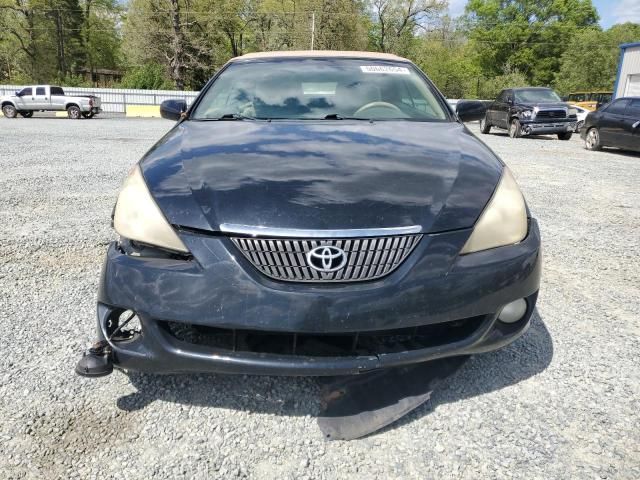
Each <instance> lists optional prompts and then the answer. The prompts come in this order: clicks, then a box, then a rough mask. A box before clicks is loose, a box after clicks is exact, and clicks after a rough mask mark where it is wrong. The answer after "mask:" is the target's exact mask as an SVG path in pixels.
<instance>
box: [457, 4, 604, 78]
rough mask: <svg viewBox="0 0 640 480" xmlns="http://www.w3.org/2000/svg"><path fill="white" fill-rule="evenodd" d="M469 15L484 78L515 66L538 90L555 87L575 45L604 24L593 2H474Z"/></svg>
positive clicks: (470, 28)
mask: <svg viewBox="0 0 640 480" xmlns="http://www.w3.org/2000/svg"><path fill="white" fill-rule="evenodd" d="M465 12H466V14H465V21H466V24H467V30H468V32H469V38H470V40H471V41H472V42H473V43H474V44H475V49H476V51H477V52H478V63H479V65H480V68H481V69H482V71H483V73H484V74H485V75H487V76H490V77H492V76H499V75H502V74H503V73H502V72H503V70H504V68H505V67H506V66H507V65H509V66H510V68H515V69H517V70H518V71H519V72H521V73H522V74H524V75H525V76H526V78H527V80H528V82H529V83H532V84H535V85H549V84H551V83H552V82H553V80H554V77H555V72H557V71H558V69H559V68H560V57H561V56H562V54H563V53H564V51H565V49H566V48H567V45H568V44H569V42H570V41H571V39H572V38H573V37H574V36H575V35H576V33H577V32H578V31H579V30H580V29H583V28H585V27H591V26H593V27H596V26H597V21H598V14H597V12H596V10H595V8H594V7H593V5H592V3H591V0H553V1H540V0H470V1H469V3H468V4H467V6H466V10H465Z"/></svg>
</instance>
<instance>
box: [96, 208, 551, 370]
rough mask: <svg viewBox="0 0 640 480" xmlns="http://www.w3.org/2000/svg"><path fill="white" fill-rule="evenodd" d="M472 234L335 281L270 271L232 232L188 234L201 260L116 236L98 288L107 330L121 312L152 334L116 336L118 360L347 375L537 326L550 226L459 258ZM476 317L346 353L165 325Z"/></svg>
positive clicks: (343, 331)
mask: <svg viewBox="0 0 640 480" xmlns="http://www.w3.org/2000/svg"><path fill="white" fill-rule="evenodd" d="M470 233H471V229H469V230H464V231H456V232H449V233H444V234H434V235H425V236H424V237H423V239H422V241H421V242H420V244H419V245H418V246H417V247H416V249H415V250H414V251H413V252H412V253H411V255H410V256H409V258H407V260H406V261H405V262H404V264H402V265H401V266H400V267H399V268H398V269H397V270H395V271H394V272H393V273H392V274H390V275H389V276H387V277H384V278H382V279H379V280H375V281H371V282H362V283H351V284H330V285H328V284H292V283H284V282H278V281H275V280H270V279H269V278H267V277H265V276H263V275H262V274H260V273H259V272H258V271H257V270H256V269H255V268H254V267H253V266H252V265H251V264H250V263H248V262H247V261H246V259H244V257H243V256H242V255H241V254H240V252H239V251H237V250H235V247H234V245H233V244H232V243H231V242H230V240H229V239H228V238H226V237H213V236H202V235H192V234H186V233H184V232H181V234H180V235H181V238H182V239H183V241H184V242H185V244H186V245H187V247H188V248H189V250H190V251H191V252H192V253H193V255H194V258H193V259H191V260H180V259H167V258H165V259H162V258H144V257H133V256H130V255H126V254H124V253H122V252H121V251H120V250H119V248H118V247H117V245H116V244H112V245H110V247H109V250H108V253H107V258H106V260H105V265H104V268H103V272H102V279H101V285H100V290H99V294H98V335H99V337H100V339H105V338H106V337H107V336H108V327H107V322H108V319H109V318H110V315H112V313H113V311H116V310H118V309H131V310H133V311H135V312H137V314H138V317H139V319H140V323H141V326H142V333H141V334H138V335H136V336H135V337H134V338H133V339H131V340H127V341H122V342H112V344H111V347H112V352H113V361H114V364H115V365H116V367H119V368H122V369H127V370H140V371H147V372H162V373H169V372H202V371H211V372H223V373H253V374H274V375H343V374H354V373H360V372H365V371H369V370H373V369H378V368H385V367H392V366H398V365H405V364H410V363H417V362H424V361H427V360H432V359H436V358H442V357H447V356H453V355H463V354H472V353H478V352H483V351H488V350H493V349H496V348H499V347H501V346H503V345H506V344H508V343H510V342H512V341H513V340H515V339H516V338H517V337H518V336H520V335H521V334H522V333H524V331H526V329H527V327H528V325H529V322H530V318H531V315H532V312H533V309H534V307H535V302H536V298H537V292H538V288H539V283H540V263H541V256H540V234H539V230H538V226H537V223H536V221H535V220H531V222H530V227H529V234H528V236H527V238H526V239H525V240H523V241H522V242H521V243H519V244H517V245H513V246H508V247H501V248H496V249H493V250H488V251H484V252H478V253H474V254H470V255H465V256H458V252H459V251H460V249H461V248H462V246H463V245H464V243H465V242H466V240H467V238H468V236H469V235H470ZM519 298H526V299H527V311H526V313H525V315H524V316H523V317H522V319H521V320H519V321H518V322H516V323H512V324H505V323H503V322H500V321H499V320H497V316H498V313H499V311H500V309H501V308H502V306H504V305H506V304H507V303H510V302H512V301H514V300H516V299H519ZM466 319H473V322H474V323H473V328H470V329H468V330H465V332H464V335H462V336H460V335H458V336H456V337H451V336H447V335H445V336H443V337H442V341H438V340H439V338H440V337H438V338H435V339H431V340H430V341H429V342H428V345H425V346H420V345H419V346H418V347H417V348H406V349H402V348H400V349H395V350H393V351H388V350H387V351H383V352H368V353H366V354H362V353H361V352H362V351H361V350H357V349H355V350H354V352H353V354H346V355H343V354H341V355H340V356H332V355H322V356H320V355H318V356H309V355H303V354H293V353H292V352H288V351H280V352H265V351H260V350H259V349H257V350H255V349H254V350H251V349H245V350H242V351H239V350H236V349H235V347H234V348H233V349H232V348H218V347H215V346H210V345H203V344H199V343H191V342H189V341H185V340H184V339H182V338H178V337H176V336H175V335H173V334H172V333H171V332H169V330H168V329H167V328H165V326H166V325H167V322H171V323H172V324H178V325H181V324H184V325H195V326H200V327H209V328H211V327H213V328H215V329H216V330H220V329H227V330H228V331H232V332H234V333H233V335H234V337H235V332H236V331H241V332H247V331H251V332H260V333H261V334H265V333H272V334H277V335H289V334H290V335H293V336H294V337H301V336H309V335H311V336H314V335H316V336H322V335H328V334H330V335H334V336H335V335H337V336H340V335H344V336H352V337H353V336H355V337H356V338H357V337H358V335H360V333H362V334H363V335H366V334H367V333H371V332H372V331H375V332H384V331H396V330H398V329H401V330H402V332H403V333H406V331H407V330H408V329H409V330H411V329H413V328H415V329H423V328H430V327H434V326H436V327H437V326H441V325H445V326H446V325H449V323H448V322H454V323H456V322H461V321H463V320H465V321H466ZM454 323H451V324H450V325H454ZM354 332H357V333H355V334H354ZM234 345H235V344H234ZM293 351H294V352H295V347H294V348H293Z"/></svg>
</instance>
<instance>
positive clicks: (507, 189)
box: [460, 167, 527, 254]
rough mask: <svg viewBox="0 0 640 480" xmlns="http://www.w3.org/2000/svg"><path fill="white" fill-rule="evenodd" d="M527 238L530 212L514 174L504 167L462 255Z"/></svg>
mask: <svg viewBox="0 0 640 480" xmlns="http://www.w3.org/2000/svg"><path fill="white" fill-rule="evenodd" d="M526 235H527V209H526V207H525V204H524V198H523V196H522V193H521V192H520V189H519V188H518V184H517V183H516V181H515V179H514V178H513V175H512V174H511V171H509V169H508V168H507V167H505V168H504V171H503V173H502V178H501V179H500V183H498V187H497V188H496V190H495V192H493V197H491V200H489V203H488V204H487V206H486V207H485V209H484V211H483V212H482V215H480V219H479V220H478V221H477V222H476V226H475V227H474V229H473V232H472V233H471V236H470V237H469V239H468V240H467V243H465V245H464V247H463V248H462V251H461V252H460V253H461V254H465V253H472V252H478V251H480V250H487V249H489V248H495V247H501V246H503V245H512V244H514V243H518V242H520V241H521V240H522V239H524V237H525V236H526Z"/></svg>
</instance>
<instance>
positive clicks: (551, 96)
mask: <svg viewBox="0 0 640 480" xmlns="http://www.w3.org/2000/svg"><path fill="white" fill-rule="evenodd" d="M515 94H516V101H517V102H519V103H545V102H561V101H562V100H561V99H560V97H559V96H558V94H557V93H556V92H554V91H553V90H547V89H541V88H532V89H525V90H516V91H515Z"/></svg>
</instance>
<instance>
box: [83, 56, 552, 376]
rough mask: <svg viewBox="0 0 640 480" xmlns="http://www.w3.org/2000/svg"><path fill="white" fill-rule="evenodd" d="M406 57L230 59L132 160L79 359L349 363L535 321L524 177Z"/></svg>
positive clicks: (91, 363) (491, 341) (435, 354)
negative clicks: (92, 328)
mask: <svg viewBox="0 0 640 480" xmlns="http://www.w3.org/2000/svg"><path fill="white" fill-rule="evenodd" d="M457 108H458V109H457V113H454V112H453V111H452V110H451V109H450V108H449V106H448V105H447V103H446V101H445V98H444V97H443V96H442V94H441V93H440V92H438V90H437V89H436V88H435V87H434V86H433V84H432V83H431V82H430V81H429V79H428V78H427V77H426V76H425V75H424V74H423V73H422V72H421V71H420V70H419V69H418V68H416V66H415V65H413V64H412V63H411V62H409V61H408V60H405V59H403V58H400V57H396V56H393V55H387V54H375V53H359V52H280V53H278V52H276V53H269V54H251V55H245V56H243V57H238V58H234V59H233V60H231V61H230V62H229V63H227V65H225V66H224V67H223V68H222V69H221V70H220V71H219V72H218V73H217V75H216V76H215V77H214V78H213V79H212V80H211V81H210V82H209V83H208V84H207V85H206V86H205V87H204V88H203V90H202V92H201V93H200V95H199V96H198V98H197V99H196V100H195V101H194V103H193V104H192V105H191V106H190V107H189V108H187V107H186V105H185V104H184V102H180V101H167V102H165V103H164V104H163V105H162V108H161V111H162V115H163V116H164V117H165V118H172V119H175V120H177V123H176V125H175V126H174V127H173V128H172V129H171V130H170V131H169V132H168V133H167V134H166V135H165V136H164V137H163V138H162V139H161V140H160V141H159V142H158V143H157V144H156V145H155V146H154V147H153V148H152V149H151V150H150V151H149V152H148V153H147V154H146V155H145V156H144V157H143V158H142V159H141V160H140V162H139V163H138V164H137V165H135V166H134V167H133V168H132V169H131V171H130V173H129V176H128V178H127V179H126V180H125V182H124V186H123V187H122V190H121V192H120V195H119V197H118V200H117V203H116V206H115V209H114V214H113V225H114V228H115V230H116V232H117V233H118V234H119V240H118V241H116V242H113V243H112V244H111V245H110V246H109V249H108V251H107V255H106V260H105V263H104V268H103V271H102V278H101V283H100V290H99V292H98V309H97V312H98V341H97V342H96V343H95V344H94V345H93V347H92V348H91V349H89V350H88V352H86V353H85V356H84V357H83V358H82V359H81V361H80V362H79V364H78V366H77V367H76V371H77V372H78V373H80V374H82V375H86V376H98V375H103V374H106V373H109V372H110V371H112V369H113V367H114V366H115V367H116V368H120V369H125V370H138V371H146V372H203V371H212V372H225V373H254V374H275V375H344V374H356V373H361V372H366V371H370V370H373V369H380V368H385V367H393V366H400V365H406V364H411V363H417V362H425V361H429V360H432V359H436V358H442V357H448V356H454V355H467V354H473V353H478V352H485V351H489V350H493V349H497V348H499V347H502V346H504V345H506V344H508V343H510V342H512V341H513V340H515V339H516V338H517V337H518V336H520V335H521V334H522V333H523V332H525V330H526V329H527V327H528V326H529V322H530V318H531V316H532V312H533V309H534V307H535V303H536V297H537V294H538V288H539V283H540V263H541V253H540V233H539V230H538V225H537V223H536V220H535V219H533V218H531V215H530V213H529V210H528V208H527V205H526V203H525V200H524V198H523V196H522V194H521V192H520V190H519V188H518V186H517V184H516V182H515V180H514V177H513V175H512V173H511V172H510V171H509V169H508V168H507V167H506V166H505V165H504V164H503V163H502V161H501V160H500V159H499V158H498V157H497V156H496V155H495V154H494V153H493V152H492V151H491V150H490V149H489V148H487V147H486V146H485V145H484V144H483V143H482V142H481V141H480V140H478V139H477V138H476V137H474V135H473V134H471V132H470V131H469V130H467V128H466V127H465V126H464V124H463V123H462V121H463V120H472V119H479V118H480V117H482V116H483V115H484V110H483V107H482V104H479V103H478V102H472V101H467V102H461V103H460V104H459V105H458V107H457Z"/></svg>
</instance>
